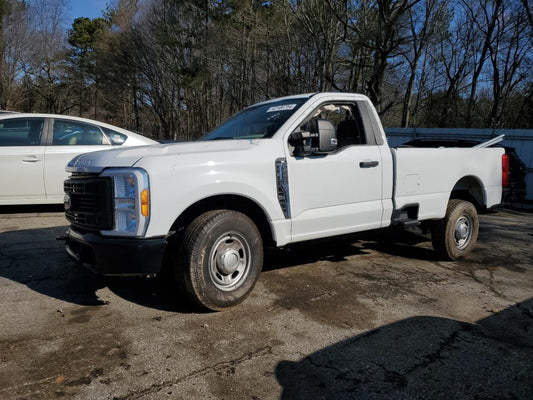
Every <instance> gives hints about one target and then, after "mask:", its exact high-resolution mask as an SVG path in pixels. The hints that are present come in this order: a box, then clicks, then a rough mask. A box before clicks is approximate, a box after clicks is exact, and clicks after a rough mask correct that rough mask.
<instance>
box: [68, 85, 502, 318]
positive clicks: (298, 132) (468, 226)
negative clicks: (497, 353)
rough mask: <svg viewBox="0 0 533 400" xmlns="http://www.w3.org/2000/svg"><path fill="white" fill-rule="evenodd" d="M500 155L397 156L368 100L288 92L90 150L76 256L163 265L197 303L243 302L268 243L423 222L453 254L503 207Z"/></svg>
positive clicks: (105, 268)
mask: <svg viewBox="0 0 533 400" xmlns="http://www.w3.org/2000/svg"><path fill="white" fill-rule="evenodd" d="M505 157H506V156H505V155H504V150H503V149H502V148H435V149H428V148H423V149H422V148H397V149H390V148H389V146H388V144H387V139H386V137H385V134H384V132H383V128H382V126H381V123H380V121H379V118H378V115H377V114H376V111H375V110H374V108H373V106H372V104H371V102H370V101H369V99H368V98H366V97H365V96H362V95H358V94H350V93H316V94H306V95H298V96H290V97H283V98H279V99H274V100H271V101H266V102H263V103H259V104H256V105H253V106H251V107H248V108H246V109H244V110H243V111H241V112H239V113H238V114H236V115H235V116H233V117H232V118H230V119H229V120H227V121H226V122H224V123H223V124H221V125H220V126H218V127H217V128H215V129H214V130H213V131H212V132H210V133H208V134H206V135H205V136H203V137H201V138H200V139H199V140H198V141H195V142H185V143H175V144H167V145H154V146H143V147H136V148H130V149H117V150H109V151H100V152H95V153H90V154H84V155H80V156H77V157H76V158H74V159H73V160H72V161H71V162H70V163H69V164H68V167H67V171H68V172H70V173H71V176H70V178H69V179H68V180H67V181H65V185H64V188H65V210H66V216H67V219H68V220H69V222H70V223H71V226H70V228H69V230H68V232H67V237H66V251H67V252H68V254H69V255H70V256H71V257H72V258H73V259H75V260H76V261H78V262H79V263H82V264H84V265H86V266H88V267H90V268H92V269H93V270H95V271H96V272H99V273H102V274H105V275H135V274H146V275H148V274H157V273H161V272H162V271H163V269H164V267H165V270H166V268H169V269H170V270H171V271H172V273H173V276H174V277H175V278H176V280H177V282H178V284H179V285H180V287H181V290H185V292H186V293H187V295H188V296H189V297H190V298H191V299H192V300H193V301H194V302H196V303H197V304H199V305H200V306H203V307H205V308H208V309H212V310H221V309H224V308H227V307H231V306H234V305H236V304H238V303H240V302H241V301H243V300H244V299H245V298H246V297H247V296H248V295H249V294H250V292H251V291H252V289H253V287H254V285H255V283H256V282H257V279H258V278H259V275H260V272H261V268H262V263H263V248H264V247H265V246H278V247H280V246H285V245H287V244H289V243H293V242H299V241H304V240H311V239H317V238H323V237H328V236H334V235H342V234H348V233H352V232H358V231H365V230H370V229H377V228H385V227H389V226H391V225H411V224H424V227H425V228H427V229H430V230H431V233H432V241H433V245H434V248H435V250H436V251H437V252H438V253H439V254H440V255H441V256H442V257H443V258H446V259H458V258H461V257H463V256H465V255H466V254H468V253H469V252H470V250H471V249H472V247H473V246H474V244H475V242H476V239H477V235H478V229H479V222H478V216H477V211H476V210H477V209H478V210H483V209H487V208H489V207H493V206H495V205H497V204H499V203H500V200H501V195H502V178H503V180H505V178H506V176H507V169H506V162H505V160H506V159H505Z"/></svg>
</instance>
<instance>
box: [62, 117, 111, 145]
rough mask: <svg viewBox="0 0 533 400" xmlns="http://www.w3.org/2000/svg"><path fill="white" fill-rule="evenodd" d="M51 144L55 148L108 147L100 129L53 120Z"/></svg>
mask: <svg viewBox="0 0 533 400" xmlns="http://www.w3.org/2000/svg"><path fill="white" fill-rule="evenodd" d="M52 144H53V145H55V146H98V145H108V144H109V142H108V141H107V139H106V138H105V137H104V134H103V133H102V131H101V130H100V128H99V127H98V126H96V125H91V124H85V123H83V122H78V121H69V120H55V121H54V131H53V139H52Z"/></svg>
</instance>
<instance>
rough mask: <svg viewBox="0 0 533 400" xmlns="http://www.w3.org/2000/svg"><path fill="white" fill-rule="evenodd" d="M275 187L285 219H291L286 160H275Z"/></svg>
mask: <svg viewBox="0 0 533 400" xmlns="http://www.w3.org/2000/svg"><path fill="white" fill-rule="evenodd" d="M276 186H277V189H278V201H279V205H280V206H281V210H282V211H283V215H284V216H285V218H290V217H291V203H290V197H289V174H288V170H287V160H286V159H285V158H278V159H277V160H276Z"/></svg>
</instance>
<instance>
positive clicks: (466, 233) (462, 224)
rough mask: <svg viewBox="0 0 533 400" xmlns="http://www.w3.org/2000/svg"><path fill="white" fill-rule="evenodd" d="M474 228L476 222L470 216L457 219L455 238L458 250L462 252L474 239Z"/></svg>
mask: <svg viewBox="0 0 533 400" xmlns="http://www.w3.org/2000/svg"><path fill="white" fill-rule="evenodd" d="M473 226H474V220H473V218H472V217H471V216H470V215H466V214H465V215H461V216H460V217H459V218H458V219H457V222H456V223H455V228H454V237H453V239H454V243H455V247H456V248H457V249H459V250H462V249H464V248H466V247H467V246H468V244H469V243H470V239H471V238H472V230H473Z"/></svg>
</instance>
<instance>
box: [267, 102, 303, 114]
mask: <svg viewBox="0 0 533 400" xmlns="http://www.w3.org/2000/svg"><path fill="white" fill-rule="evenodd" d="M294 107H296V104H284V105H282V106H275V107H270V108H269V109H268V110H267V113H270V112H275V111H290V110H293V109H294Z"/></svg>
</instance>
